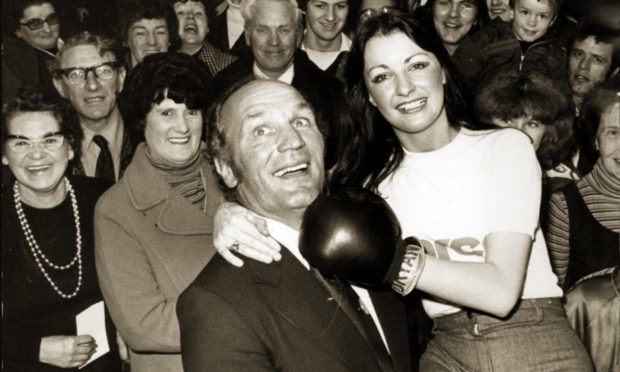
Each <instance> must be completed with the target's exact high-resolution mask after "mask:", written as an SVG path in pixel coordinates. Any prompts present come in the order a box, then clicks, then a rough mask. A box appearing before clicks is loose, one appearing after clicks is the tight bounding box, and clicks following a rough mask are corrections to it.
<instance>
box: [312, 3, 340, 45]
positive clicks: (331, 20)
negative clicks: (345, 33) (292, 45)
mask: <svg viewBox="0 0 620 372" xmlns="http://www.w3.org/2000/svg"><path fill="white" fill-rule="evenodd" d="M348 14H349V4H348V3H347V1H346V0H344V1H343V0H310V1H308V9H307V10H306V23H307V25H308V28H307V31H306V32H311V33H313V34H314V35H316V37H317V38H319V39H321V40H324V41H332V40H335V39H336V38H337V37H338V36H340V34H341V33H342V29H343V28H344V25H345V22H346V20H347V15H348Z"/></svg>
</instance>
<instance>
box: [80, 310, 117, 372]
mask: <svg viewBox="0 0 620 372" xmlns="http://www.w3.org/2000/svg"><path fill="white" fill-rule="evenodd" d="M75 323H76V325H77V334H78V335H90V336H92V337H93V338H94V339H95V342H96V343H97V351H95V353H94V354H93V355H92V356H91V357H90V359H89V360H88V361H87V362H86V363H84V364H82V366H81V367H80V369H81V368H83V367H84V366H86V365H88V364H89V363H90V362H92V361H93V360H96V359H97V358H99V357H100V356H102V355H104V354H105V353H107V352H109V351H110V345H109V344H108V335H107V333H106V330H105V309H104V306H103V301H99V302H97V303H96V304H93V305H91V306H90V307H89V308H87V309H86V310H84V311H82V312H81V313H79V314H78V315H76V316H75Z"/></svg>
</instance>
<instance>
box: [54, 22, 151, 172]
mask: <svg viewBox="0 0 620 372" xmlns="http://www.w3.org/2000/svg"><path fill="white" fill-rule="evenodd" d="M117 50H118V49H117V47H116V44H115V43H114V41H113V40H111V39H108V38H105V37H102V36H99V35H95V34H92V33H89V32H87V31H84V32H81V33H79V34H77V35H75V36H73V37H71V38H69V39H68V40H67V42H66V43H65V44H64V45H63V47H62V48H61V49H60V51H59V52H58V54H57V55H56V59H55V60H54V64H53V65H52V66H51V70H52V73H53V76H54V78H53V83H54V86H55V87H56V90H58V93H60V95H61V96H62V97H64V98H66V99H68V100H69V101H70V102H71V105H72V106H73V108H75V110H76V111H77V113H78V117H79V120H80V127H81V129H82V133H83V138H82V143H81V147H80V149H78V150H79V157H76V160H78V161H76V164H75V166H74V169H73V173H75V174H82V175H86V176H89V177H104V178H107V179H109V180H110V181H116V180H118V179H119V178H120V177H121V176H122V175H123V172H124V170H125V168H127V166H128V165H129V162H130V161H131V158H132V157H133V153H134V151H135V149H136V146H137V144H138V143H139V142H140V136H139V135H136V134H134V133H131V131H130V130H129V129H128V128H127V127H126V126H125V125H124V122H123V117H122V116H121V112H120V110H119V107H118V102H117V95H118V94H119V92H120V91H121V89H122V87H123V82H124V80H125V75H126V71H125V67H124V66H123V64H122V63H120V62H119V59H118V55H117Z"/></svg>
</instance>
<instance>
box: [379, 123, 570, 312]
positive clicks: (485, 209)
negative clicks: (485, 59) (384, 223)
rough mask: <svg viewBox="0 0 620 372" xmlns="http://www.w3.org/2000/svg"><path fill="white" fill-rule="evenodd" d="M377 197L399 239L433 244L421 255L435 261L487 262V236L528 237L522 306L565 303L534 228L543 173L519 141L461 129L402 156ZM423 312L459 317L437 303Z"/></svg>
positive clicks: (515, 136)
mask: <svg viewBox="0 0 620 372" xmlns="http://www.w3.org/2000/svg"><path fill="white" fill-rule="evenodd" d="M379 191H380V193H381V195H382V196H383V197H384V198H385V200H386V201H387V203H388V204H389V205H390V207H392V209H393V210H394V213H395V214H396V216H397V217H398V220H399V221H400V223H401V226H402V230H403V238H404V237H408V236H416V237H418V238H422V239H427V240H431V241H433V242H434V244H425V248H426V250H427V253H429V254H433V255H434V256H436V257H440V258H444V259H449V260H452V261H467V262H484V260H485V256H486V251H485V248H484V246H483V241H484V238H485V236H486V235H487V234H489V233H491V232H500V231H510V232H521V233H525V234H528V235H530V236H532V237H533V238H534V243H533V247H532V252H531V255H530V260H529V263H528V266H527V274H526V278H525V285H524V289H523V294H522V296H521V298H523V299H527V298H542V297H561V296H562V290H561V289H560V287H559V286H558V285H557V277H556V276H555V274H554V273H553V272H552V270H551V264H550V262H549V255H548V253H547V246H546V244H545V241H544V238H543V235H542V232H541V231H540V229H539V228H538V214H539V207H540V198H541V170H540V166H539V164H538V161H537V159H536V154H535V153H534V149H533V147H532V145H531V142H530V140H529V139H528V137H527V136H526V135H524V134H523V133H521V132H519V131H517V130H514V129H501V130H492V131H471V130H467V129H461V131H460V133H459V134H457V136H456V137H455V138H454V140H452V142H450V143H449V144H448V145H446V146H444V147H442V148H440V149H438V150H435V151H431V152H422V153H411V152H407V151H405V157H404V160H403V162H402V163H401V164H400V166H399V167H398V168H397V169H396V170H395V172H394V173H393V174H392V175H391V176H390V177H389V178H387V179H386V180H385V181H383V182H382V183H381V185H380V186H379ZM432 246H434V247H435V248H433V249H430V248H431V247H432ZM489 295H490V296H492V295H493V294H489ZM423 304H424V308H425V310H426V312H427V313H428V315H429V316H430V317H433V318H434V317H438V316H442V315H447V314H452V313H455V312H457V311H459V310H461V308H459V307H457V306H454V305H450V304H448V303H447V302H442V301H441V300H438V299H436V298H433V299H425V300H423Z"/></svg>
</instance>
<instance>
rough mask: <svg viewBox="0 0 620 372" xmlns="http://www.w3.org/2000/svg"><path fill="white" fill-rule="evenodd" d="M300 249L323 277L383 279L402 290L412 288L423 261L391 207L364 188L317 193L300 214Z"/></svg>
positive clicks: (364, 281) (369, 282)
mask: <svg viewBox="0 0 620 372" xmlns="http://www.w3.org/2000/svg"><path fill="white" fill-rule="evenodd" d="M299 249H300V251H301V254H302V255H303V256H304V257H305V258H306V260H308V262H309V263H310V265H312V266H313V267H315V268H317V269H318V270H319V271H320V272H321V273H322V274H323V275H325V276H327V277H338V278H340V279H343V280H347V281H349V282H352V283H354V284H358V285H361V286H365V287H377V286H382V285H386V284H388V285H391V286H392V288H393V289H394V290H395V291H396V292H398V293H400V294H402V295H405V294H407V293H409V292H410V291H411V290H412V289H413V287H414V286H415V283H416V282H417V278H418V277H419V274H420V272H421V270H422V266H423V264H424V250H423V249H422V248H421V244H420V243H419V242H418V240H417V239H415V238H413V237H410V238H407V239H405V240H402V239H401V228H400V224H399V223H398V220H397V219H396V216H395V215H394V212H392V209H391V208H390V207H389V206H388V205H387V203H386V202H385V201H384V200H383V199H382V198H381V197H379V196H378V195H376V194H374V193H373V192H371V191H368V190H364V189H353V188H349V189H342V190H341V191H339V192H337V193H335V194H331V195H323V194H322V195H319V196H318V197H317V198H316V199H315V200H314V202H312V204H310V206H308V208H307V209H306V212H305V214H304V218H303V222H302V225H301V232H300V238H299Z"/></svg>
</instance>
